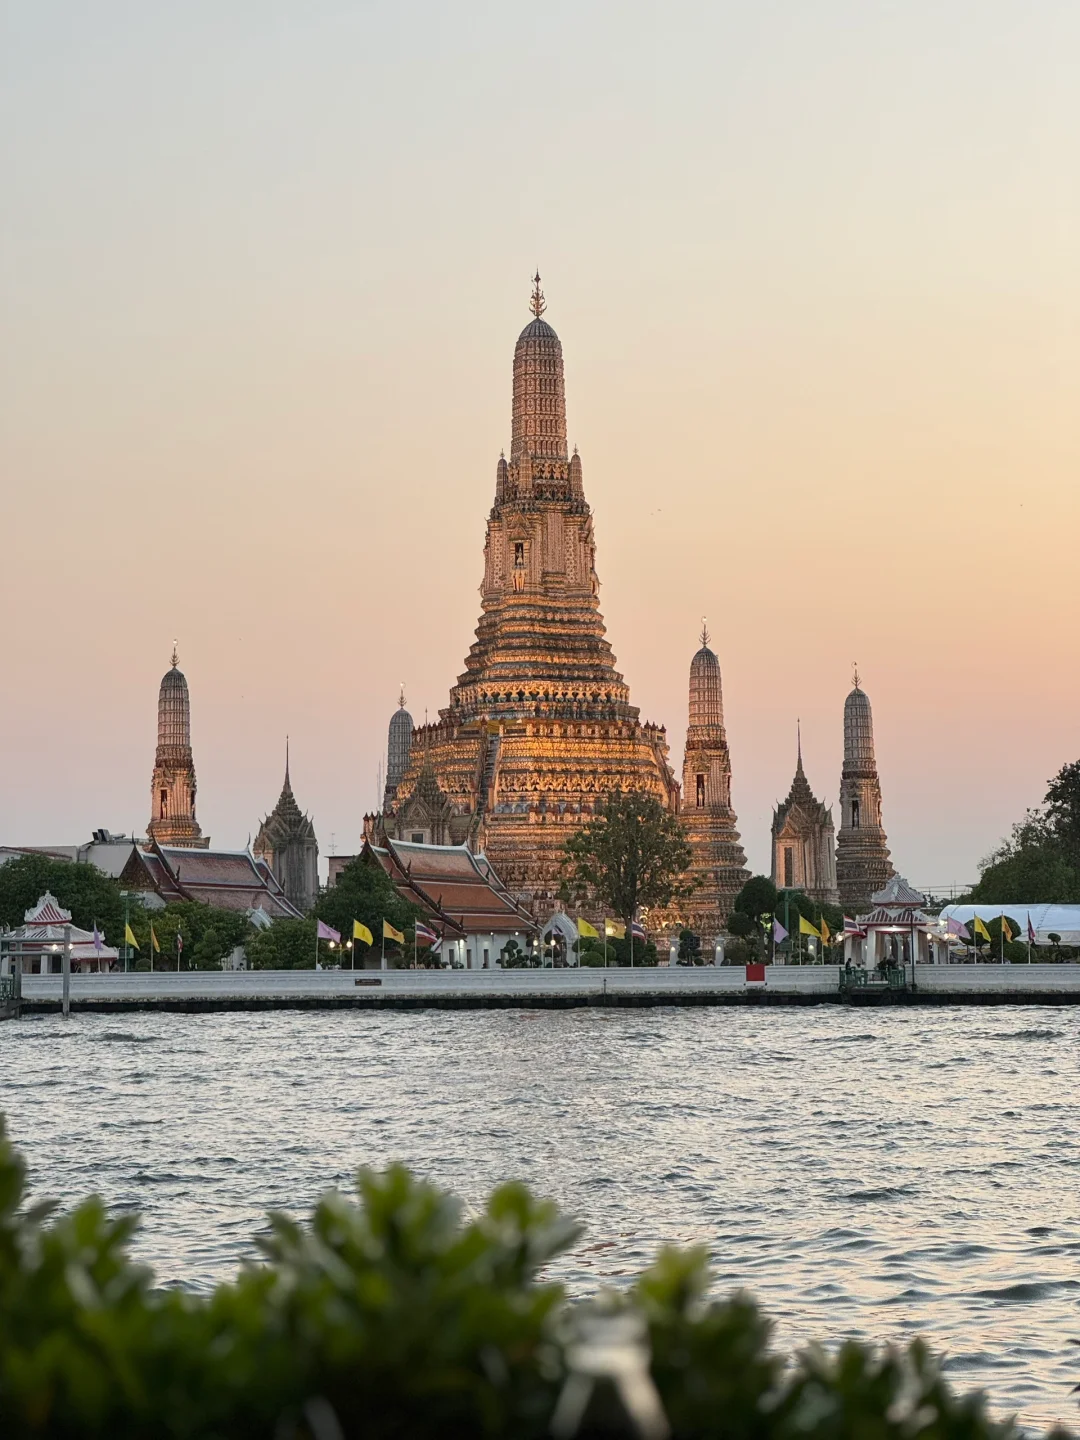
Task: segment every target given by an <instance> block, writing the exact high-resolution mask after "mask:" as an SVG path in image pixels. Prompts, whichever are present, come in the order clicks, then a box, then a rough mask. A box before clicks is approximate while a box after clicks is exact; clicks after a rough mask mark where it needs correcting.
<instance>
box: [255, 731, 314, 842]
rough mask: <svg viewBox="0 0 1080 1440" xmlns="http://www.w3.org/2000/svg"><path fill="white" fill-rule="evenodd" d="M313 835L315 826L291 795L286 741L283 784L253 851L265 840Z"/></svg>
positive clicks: (263, 823)
mask: <svg viewBox="0 0 1080 1440" xmlns="http://www.w3.org/2000/svg"><path fill="white" fill-rule="evenodd" d="M314 835H315V826H314V825H313V824H312V822H311V817H310V816H309V815H306V814H305V813H304V812H303V811H302V810H301V809H300V806H299V805H298V804H297V801H296V796H295V795H294V794H293V788H292V781H291V779H290V778H289V742H288V739H286V741H285V782H284V784H283V785H282V787H281V794H280V795H279V796H278V802H277V804H276V805H275V806H274V808H273V810H271V812H270V814H269V815H267V817H266V819H265V820H264V821H263V822H262V826H261V827H260V829H259V835H258V839H257V840H256V841H255V850H256V852H258V851H260V850H261V849H262V848H263V847H262V841H263V840H264V839H266V838H273V839H276V840H278V841H280V842H284V841H285V840H287V839H291V838H295V837H297V836H299V837H301V838H303V839H307V838H308V837H314Z"/></svg>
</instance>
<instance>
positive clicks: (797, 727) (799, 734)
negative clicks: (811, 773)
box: [795, 718, 802, 770]
mask: <svg viewBox="0 0 1080 1440" xmlns="http://www.w3.org/2000/svg"><path fill="white" fill-rule="evenodd" d="M795 736H796V747H797V750H798V762H797V763H796V766H795V768H796V770H801V769H802V721H801V720H800V719H798V718H796V720H795Z"/></svg>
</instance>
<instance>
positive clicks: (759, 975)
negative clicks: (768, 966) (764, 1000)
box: [746, 965, 765, 985]
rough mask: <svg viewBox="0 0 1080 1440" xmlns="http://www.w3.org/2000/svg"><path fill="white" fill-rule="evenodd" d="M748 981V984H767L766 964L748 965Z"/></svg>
mask: <svg viewBox="0 0 1080 1440" xmlns="http://www.w3.org/2000/svg"><path fill="white" fill-rule="evenodd" d="M746 983H747V984H748V985H751V984H757V985H764V984H765V966H764V965H747V967H746Z"/></svg>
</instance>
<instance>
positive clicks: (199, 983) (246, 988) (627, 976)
mask: <svg viewBox="0 0 1080 1440" xmlns="http://www.w3.org/2000/svg"><path fill="white" fill-rule="evenodd" d="M765 974H766V981H765V986H764V988H765V989H768V990H777V991H787V992H802V993H808V994H812V993H821V994H825V993H829V992H832V991H835V990H836V988H837V984H838V969H837V967H836V966H835V965H807V966H787V965H776V966H769V967H768V968H767V969H766V971H765ZM60 982H61V977H60V976H59V975H26V976H24V977H23V998H24V999H25V1000H28V1001H30V1002H31V1003H32V1002H33V1001H35V1000H56V999H59V997H60ZM747 988H749V989H752V990H756V989H761V988H762V986H761V985H755V984H750V985H749V986H748V985H747V981H746V972H745V970H744V969H743V967H742V966H741V965H724V966H712V965H705V966H694V967H690V966H681V965H680V966H673V967H671V968H665V967H658V968H656V969H652V968H646V967H642V966H638V967H633V968H631V967H629V966H623V967H619V968H616V967H614V966H611V967H609V968H608V969H607V970H599V969H591V968H589V967H582V968H581V969H566V970H357V971H355V972H354V971H351V970H342V971H337V970H321V971H317V970H254V971H213V970H207V971H186V970H184V971H180V972H179V973H178V972H176V971H175V970H173V971H165V970H161V971H155V972H154V973H153V974H150V973H149V972H147V971H136V972H132V973H130V974H127V975H124V974H111V975H73V976H72V977H71V998H72V1000H74V1001H79V1000H146V1001H154V1000H169V999H173V1000H196V999H199V1000H201V999H205V1000H219V1001H226V1000H234V999H235V1000H253V999H278V1000H289V999H303V998H311V999H318V998H328V997H334V996H336V997H344V996H346V995H362V994H374V993H382V994H387V995H409V996H425V995H428V996H432V997H435V996H439V995H475V996H482V995H489V996H492V997H495V996H515V995H519V996H520V995H553V996H554V995H585V994H597V995H600V994H604V993H605V992H606V993H612V994H614V993H638V994H687V993H715V992H720V991H724V992H730V991H739V990H744V989H747Z"/></svg>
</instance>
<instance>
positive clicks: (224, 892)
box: [132, 842, 302, 920]
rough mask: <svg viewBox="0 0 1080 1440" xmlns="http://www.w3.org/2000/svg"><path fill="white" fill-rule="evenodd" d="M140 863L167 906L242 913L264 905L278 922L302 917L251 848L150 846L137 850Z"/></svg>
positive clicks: (153, 844) (154, 844) (264, 908)
mask: <svg viewBox="0 0 1080 1440" xmlns="http://www.w3.org/2000/svg"><path fill="white" fill-rule="evenodd" d="M138 860H139V863H140V865H141V867H142V869H143V871H144V872H145V875H146V878H147V880H148V881H149V883H150V885H151V887H152V888H153V889H154V890H156V891H157V893H158V894H159V895H160V896H161V898H162V899H163V900H165V901H166V902H168V901H178V900H197V901H199V902H200V903H201V904H203V905H217V906H219V907H220V908H221V909H222V910H243V911H246V910H254V909H257V908H259V907H260V906H261V907H262V909H263V910H265V911H266V913H267V914H268V915H270V916H271V917H272V918H273V919H275V920H277V919H290V920H298V919H301V918H302V916H301V914H300V911H299V910H297V908H296V906H295V905H293V904H291V903H290V902H289V901H288V900H287V899H286V898H285V892H284V890H283V889H282V887H281V884H280V882H279V881H278V879H277V877H276V876H275V875H274V873H273V871H272V870H271V869H270V867H269V866H268V865H266V864H265V863H264V862H263V861H260V860H256V859H255V857H254V856H253V855H252V854H251V853H250V852H249V851H247V850H201V849H195V848H194V847H191V848H188V847H186V846H181V845H158V844H156V843H154V842H151V844H150V847H149V849H147V850H140V851H139V852H138ZM132 880H133V883H134V877H132Z"/></svg>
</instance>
